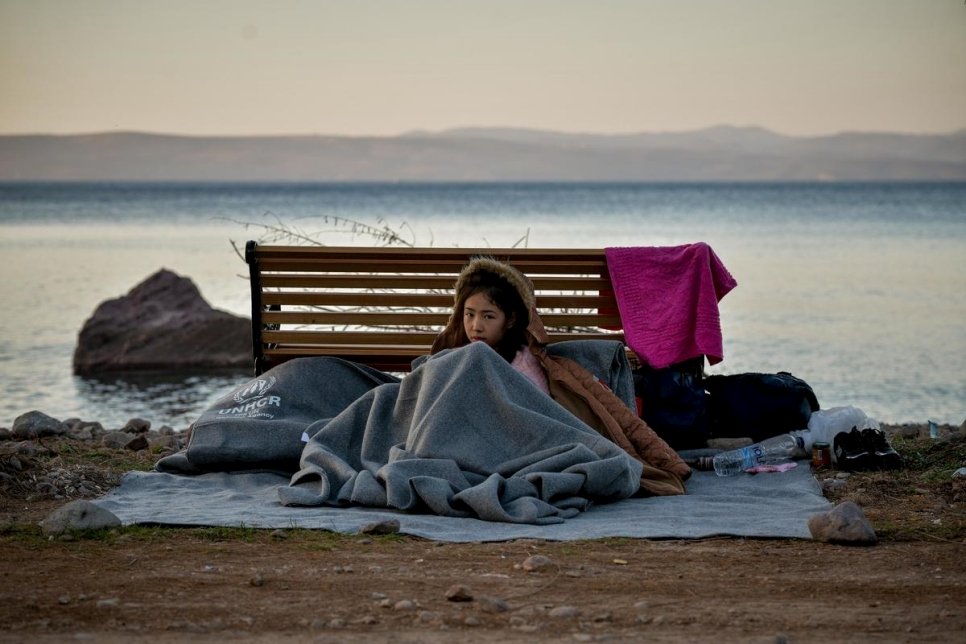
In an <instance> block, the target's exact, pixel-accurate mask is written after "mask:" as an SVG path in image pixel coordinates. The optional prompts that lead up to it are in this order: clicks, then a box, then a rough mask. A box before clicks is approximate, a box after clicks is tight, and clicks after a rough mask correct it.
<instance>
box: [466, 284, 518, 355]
mask: <svg viewBox="0 0 966 644" xmlns="http://www.w3.org/2000/svg"><path fill="white" fill-rule="evenodd" d="M511 324H513V319H512V318H511V319H507V316H506V313H504V312H503V311H502V310H501V309H500V307H498V306H497V305H496V304H494V303H493V302H492V301H491V300H490V298H488V297H487V296H486V295H484V294H483V293H474V294H473V295H471V296H469V297H468V298H466V303H465V304H464V305H463V330H464V331H466V337H467V338H469V339H470V342H485V343H487V344H488V345H490V346H491V347H495V346H496V344H497V343H498V342H499V341H500V340H502V339H503V335H504V334H505V333H506V330H507V329H508V328H509V327H510V325H511Z"/></svg>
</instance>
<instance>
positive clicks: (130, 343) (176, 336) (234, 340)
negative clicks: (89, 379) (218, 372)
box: [74, 269, 252, 375]
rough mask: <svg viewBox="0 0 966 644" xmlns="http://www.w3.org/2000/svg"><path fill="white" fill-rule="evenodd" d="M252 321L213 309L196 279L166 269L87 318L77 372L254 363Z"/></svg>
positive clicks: (77, 352)
mask: <svg viewBox="0 0 966 644" xmlns="http://www.w3.org/2000/svg"><path fill="white" fill-rule="evenodd" d="M251 337H252V336H251V322H250V321H249V320H248V319H247V318H243V317H238V316H235V315H232V314H230V313H227V312H225V311H219V310H216V309H213V308H212V307H211V305H210V304H208V302H206V301H205V299H204V298H203V297H202V296H201V293H200V292H199V291H198V288H197V287H196V286H195V285H194V283H193V282H192V281H191V280H190V279H188V278H186V277H181V276H180V275H177V274H175V273H173V272H171V271H169V270H166V269H162V270H160V271H158V272H157V273H155V274H154V275H151V276H150V277H148V278H147V279H146V280H144V281H143V282H141V283H140V284H138V285H137V286H135V287H134V288H133V289H131V291H130V292H129V293H128V294H127V295H125V296H123V297H119V298H117V299H113V300H107V301H105V302H102V303H101V304H100V306H98V307H97V309H96V310H95V311H94V314H93V315H92V316H91V317H90V318H89V319H88V320H87V321H86V322H85V323H84V328H83V329H81V332H80V335H79V337H78V340H77V347H76V348H75V350H74V373H76V374H79V375H93V374H98V373H109V372H119V371H192V370H205V369H233V368H249V367H251V365H252V341H251Z"/></svg>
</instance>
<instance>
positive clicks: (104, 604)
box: [97, 597, 121, 608]
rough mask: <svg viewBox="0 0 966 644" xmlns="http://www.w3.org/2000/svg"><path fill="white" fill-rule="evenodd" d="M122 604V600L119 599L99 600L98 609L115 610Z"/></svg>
mask: <svg viewBox="0 0 966 644" xmlns="http://www.w3.org/2000/svg"><path fill="white" fill-rule="evenodd" d="M120 603H121V600H120V599H118V598H117V597H110V598H108V599H98V600H97V607H98V608H114V607H115V606H118V605H120Z"/></svg>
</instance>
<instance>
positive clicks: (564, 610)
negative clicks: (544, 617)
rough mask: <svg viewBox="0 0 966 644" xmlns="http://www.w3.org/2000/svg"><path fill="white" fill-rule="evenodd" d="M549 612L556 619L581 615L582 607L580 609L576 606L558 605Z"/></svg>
mask: <svg viewBox="0 0 966 644" xmlns="http://www.w3.org/2000/svg"><path fill="white" fill-rule="evenodd" d="M547 614H548V615H550V617H553V618H555V619H564V618H568V617H579V616H580V609H578V608H577V607H576V606H557V607H556V608H553V609H551V611H550V612H549V613H547Z"/></svg>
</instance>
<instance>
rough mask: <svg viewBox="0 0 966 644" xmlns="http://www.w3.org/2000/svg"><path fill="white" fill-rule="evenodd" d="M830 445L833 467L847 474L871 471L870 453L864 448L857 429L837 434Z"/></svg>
mask: <svg viewBox="0 0 966 644" xmlns="http://www.w3.org/2000/svg"><path fill="white" fill-rule="evenodd" d="M832 443H833V446H832V449H833V451H834V453H835V465H836V467H838V468H839V469H842V470H846V471H847V472H861V471H864V470H871V469H872V466H873V462H872V453H871V452H870V451H869V449H868V447H866V445H865V443H864V442H863V440H862V435H861V434H860V433H859V430H858V429H857V428H855V427H853V428H852V431H850V432H839V433H838V434H836V435H835V439H834V440H833V441H832Z"/></svg>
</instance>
